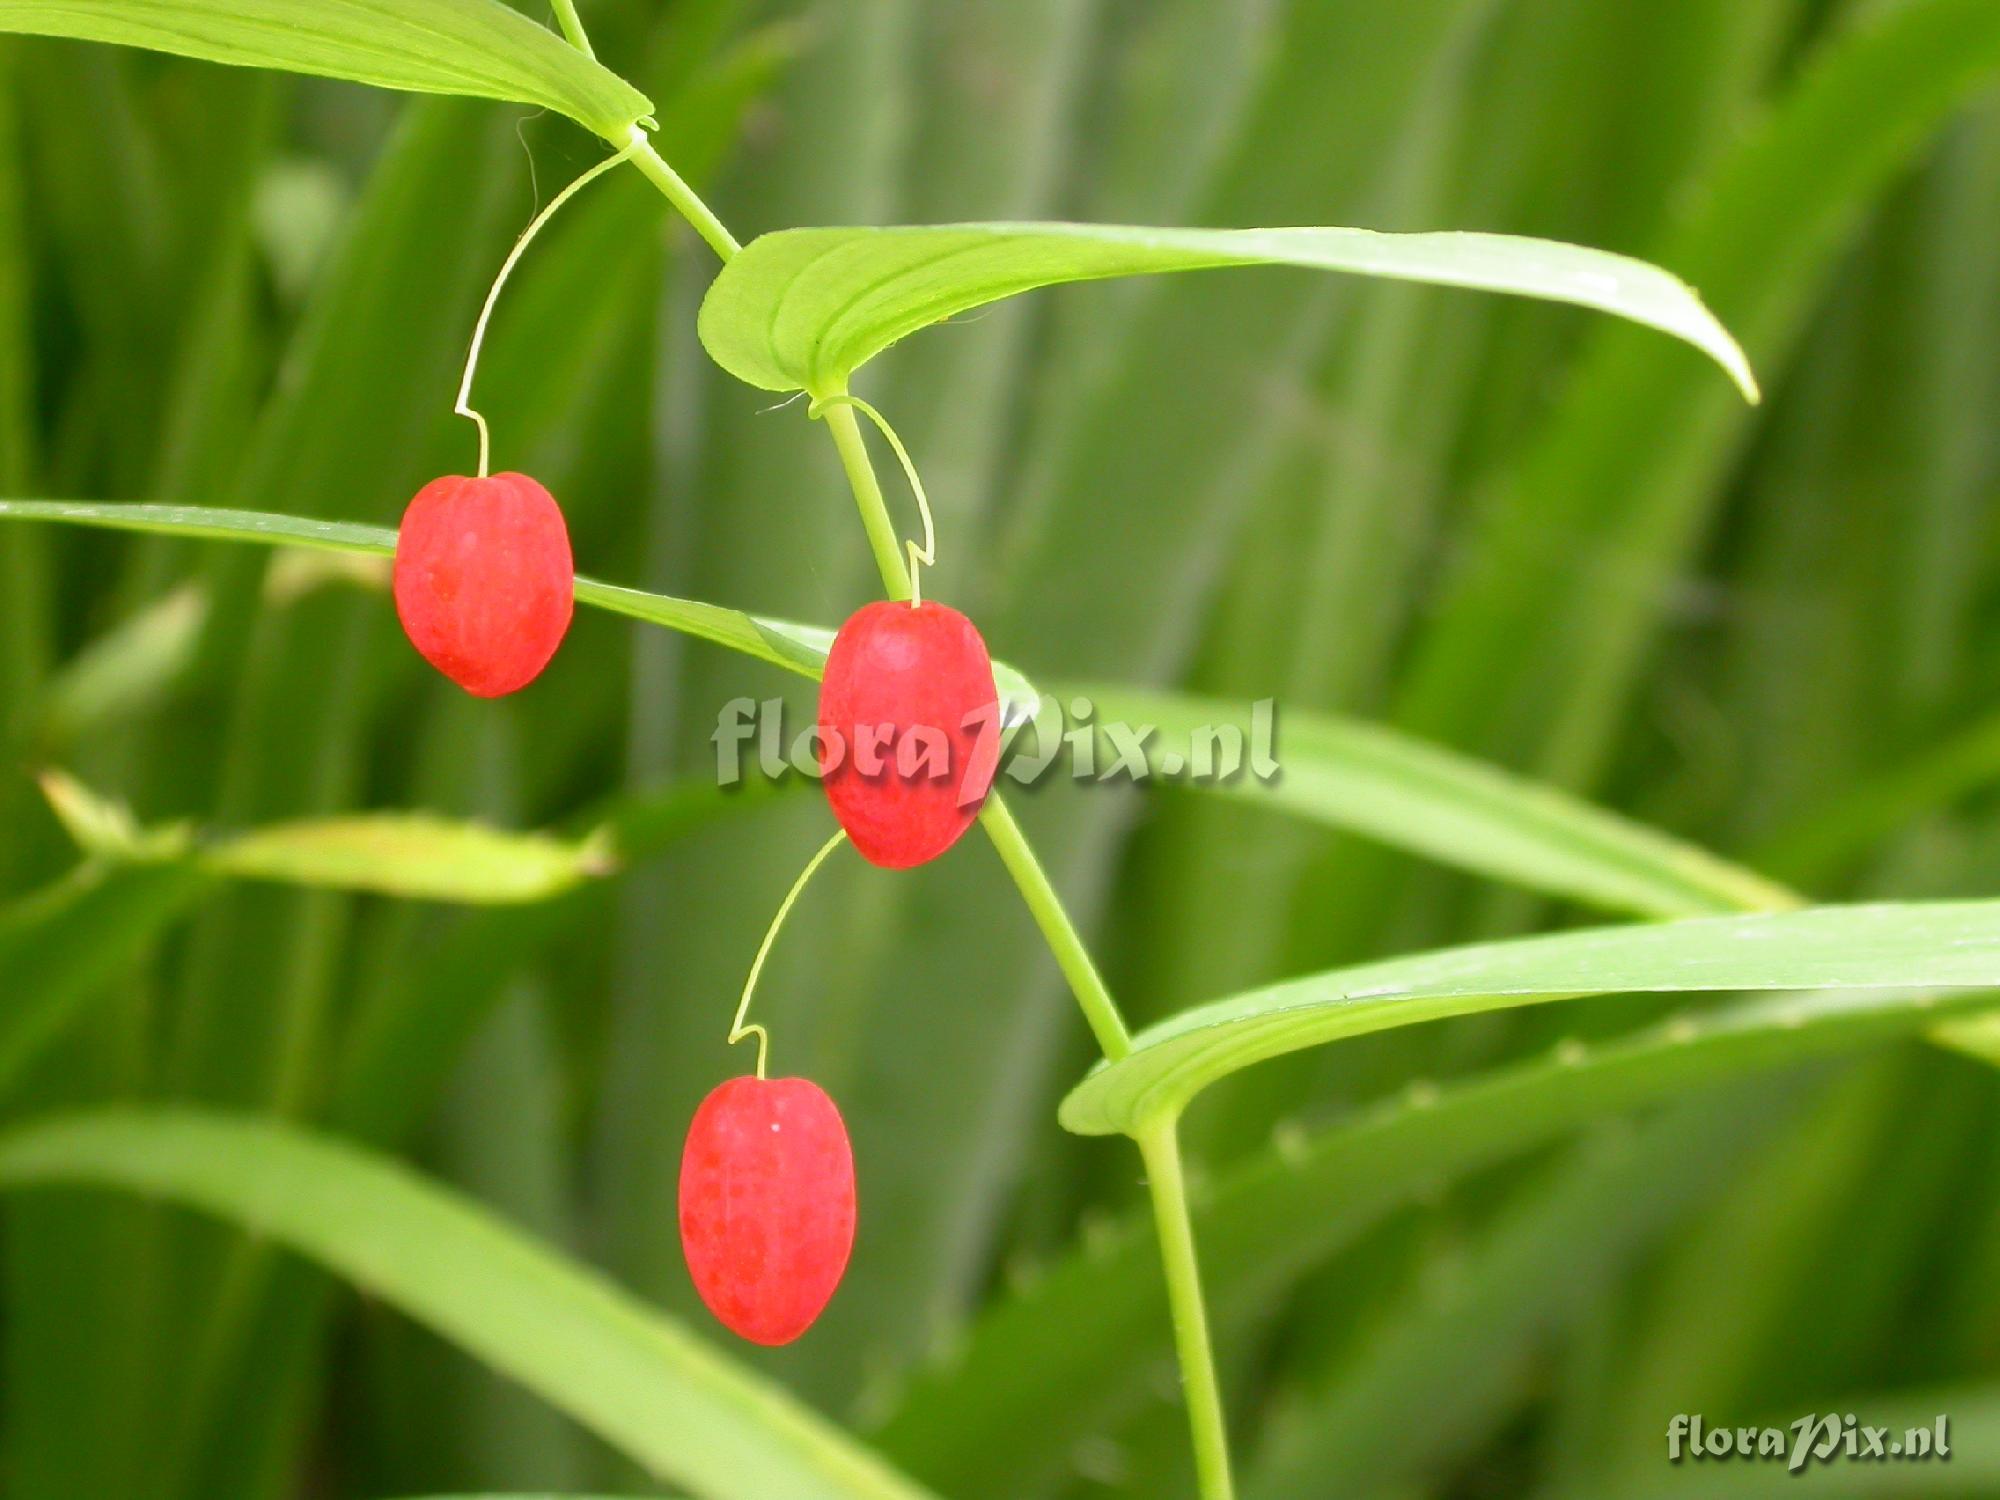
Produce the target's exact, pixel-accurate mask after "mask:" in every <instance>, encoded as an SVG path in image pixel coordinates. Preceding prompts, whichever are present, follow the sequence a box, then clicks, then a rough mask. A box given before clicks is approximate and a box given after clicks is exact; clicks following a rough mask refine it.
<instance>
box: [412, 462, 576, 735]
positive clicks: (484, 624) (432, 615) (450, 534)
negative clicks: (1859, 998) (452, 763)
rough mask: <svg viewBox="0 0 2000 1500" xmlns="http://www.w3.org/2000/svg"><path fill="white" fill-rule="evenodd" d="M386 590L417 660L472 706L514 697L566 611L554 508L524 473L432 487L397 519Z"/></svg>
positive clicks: (572, 584)
mask: <svg viewBox="0 0 2000 1500" xmlns="http://www.w3.org/2000/svg"><path fill="white" fill-rule="evenodd" d="M395 588H396V614H397V616H398V617H399V618H400V619H401V620H402V622H403V630H404V633H405V634H407V635H408V636H409V638H410V644H411V645H413V646H415V647H416V648H417V650H418V651H420V652H422V653H423V657H424V660H425V661H428V662H429V663H430V664H431V665H432V666H434V667H436V668H437V669H438V670H439V671H440V672H442V673H444V675H445V676H447V677H449V678H450V679H451V680H452V681H453V682H455V683H457V684H458V685H459V686H460V687H462V688H464V689H465V690H466V691H467V692H468V693H471V694H473V695H474V696H475V697H479V698H497V697H499V696H500V695H501V694H503V693H511V692H514V691H516V690H517V689H519V688H524V687H526V686H527V685H528V684H529V683H531V682H533V681H534V680H535V678H536V677H538V676H539V675H540V674H541V670H542V668H543V667H546V666H547V665H548V664H549V658H550V657H552V656H554V655H555V654H556V647H558V646H560V645H561V644H562V639H563V635H564V634H565V633H566V632H567V631H568V630H569V621H570V615H571V613H572V612H573V611H574V609H575V607H576V567H575V563H574V562H573V561H572V560H571V557H570V550H569V528H568V527H566V526H565V525H564V524H563V514H562V508H561V507H560V506H558V505H557V504H556V502H555V500H554V498H553V497H552V496H551V495H550V494H549V492H548V491H547V490H545V489H543V488H542V487H541V485H539V484H537V483H536V482H535V481H534V480H532V479H530V478H528V477H527V476H526V475H525V474H495V475H493V476H492V477H490V478H487V479H464V478H460V477H458V476H452V477H449V478H445V479H434V480H432V481H431V482H430V483H429V484H427V485H425V486H424V487H423V488H422V489H421V490H419V491H417V497H416V498H415V499H414V500H412V501H411V502H410V506H409V509H408V510H406V511H404V513H403V525H402V529H401V530H400V531H398V532H397V534H396V579H395Z"/></svg>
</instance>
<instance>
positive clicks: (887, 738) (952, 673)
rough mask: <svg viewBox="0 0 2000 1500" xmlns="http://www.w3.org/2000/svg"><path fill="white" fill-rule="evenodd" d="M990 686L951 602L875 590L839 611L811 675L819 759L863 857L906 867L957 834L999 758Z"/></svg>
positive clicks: (970, 628)
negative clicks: (905, 598)
mask: <svg viewBox="0 0 2000 1500" xmlns="http://www.w3.org/2000/svg"><path fill="white" fill-rule="evenodd" d="M999 698H1000V694H999V692H998V690H997V689H996V688H995V687H994V684H993V661H992V658H990V657H989V656H988V655H987V654H986V642H985V641H984V640H982V639H981V638H980V635H979V631H978V630H977V629H976V628H975V627H974V625H973V623H972V622H971V621H970V620H968V619H966V617H965V616H964V615H962V614H960V613H959V612H958V611H957V610H955V609H950V608H947V607H946V606H944V605H942V604H932V603H930V602H928V601H927V602H925V603H923V604H920V605H916V606H911V605H908V604H898V603H894V602H892V601H888V600H884V601H882V602H880V603H876V604H870V605H867V606H865V607H864V608H862V609H858V610H856V611H855V612H854V613H853V614H852V615H851V616H849V617H848V621H847V623H846V624H845V625H843V626H841V627H840V633H839V634H838V635H836V636H835V637H834V638H833V645H832V647H831V648H830V649H829V650H828V651H827V655H826V673H825V676H824V677H823V678H822V680H821V682H820V690H819V764H820V777H821V783H822V785H824V787H825V788H826V797H827V801H828V802H829V803H831V804H832V806H833V815H834V816H835V817H836V818H838V819H839V820H840V826H841V827H842V828H844V829H846V830H847V836H848V838H850V839H851V840H853V843H854V847H855V848H856V849H858V850H860V851H861V853H862V855H863V857H864V858H866V859H868V860H870V861H872V862H873V863H875V864H878V865H886V866H888V867H889V868H890V869H897V870H900V869H907V868H908V867H910V866H911V865H920V864H922V863H923V862H924V861H925V860H930V859H936V858H937V857H938V856H939V855H940V854H942V853H944V851H945V850H947V849H949V848H950V847H951V846H952V845H953V844H955V843H956V842H958V837H959V835H960V834H962V833H964V832H965V830H966V829H967V828H968V827H970V826H971V824H972V820H973V819H974V818H975V817H977V816H978V815H979V808H980V805H981V804H982V803H983V802H985V800H986V794H987V792H988V791H989V790H990V789H991V788H992V785H993V773H994V770H995V768H996V767H997V766H998V765H999V761H1000V720H999Z"/></svg>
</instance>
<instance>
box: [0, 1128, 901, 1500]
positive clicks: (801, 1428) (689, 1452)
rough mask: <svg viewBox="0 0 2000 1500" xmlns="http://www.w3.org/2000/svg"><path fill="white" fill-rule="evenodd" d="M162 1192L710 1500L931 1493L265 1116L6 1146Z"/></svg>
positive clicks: (460, 1209) (4, 1180)
mask: <svg viewBox="0 0 2000 1500" xmlns="http://www.w3.org/2000/svg"><path fill="white" fill-rule="evenodd" d="M57 1184H90V1185H96V1186H102V1187H111V1188H119V1189H123V1190H127V1191H132V1192H140V1193H146V1194H151V1195H156V1196H159V1197H162V1198H166V1199H169V1200H171V1201H173V1202H175V1203H179V1204H182V1205H185V1206H187V1207H190V1208H195V1209H199V1210H202V1211H204V1212H207V1213H210V1214H214V1215H216V1216H217V1217H220V1218H222V1219H225V1220H227V1221H228V1222H230V1223H232V1224H235V1225H237V1226H238V1227H240V1228H242V1229H244V1230H246V1231H248V1232H250V1233H252V1234H260V1235H264V1236H268V1237H269V1238H271V1239H273V1240H276V1241H277V1242H279V1243H280V1244H283V1245H285V1246H286V1247H288V1248H290V1249H292V1250H294V1251H296V1252H298V1253H299V1254H301V1255H304V1256H306V1257H308V1258H309V1259H312V1260H315V1261H317V1262H319V1263H320V1264H322V1265H324V1266H326V1267H327V1268H328V1269H330V1270H332V1271H334V1272H336V1273H338V1274H339V1275H341V1276H343V1277H345V1278H346V1279H347V1280H349V1281H351V1282H353V1283H354V1284H355V1285H356V1286H358V1287H360V1288H361V1289H363V1290H364V1291H366V1292H368V1293H370V1294H371V1295H373V1296H375V1297H378V1298H380V1299H381V1300H382V1301H384V1302H386V1303H388V1304H390V1305H391V1306H393V1307H395V1308H397V1309H399V1310H400V1311H402V1312H403V1313H405V1314H406V1315H408V1316H409V1317H411V1318H414V1319H415V1320H416V1321H418V1322H420V1323H422V1324H424V1325H425V1326H427V1327H429V1328H430V1329H432V1330H433V1331H435V1332H437V1333H439V1334H441V1335H443V1336H444V1337H445V1338H447V1339H450V1340H452V1341H454V1342H456V1343H457V1344H459V1345H460V1346H461V1347H463V1348H464V1349H465V1350H467V1351H468V1352H469V1353H471V1354H472V1355H474V1356H475V1357H477V1358H479V1359H481V1360H483V1361H485V1362H486V1363H487V1364H489V1365H491V1366H492V1367H493V1368H494V1369H496V1370H499V1371H500V1372H502V1373H504V1374H506V1375H509V1376H511V1377H512V1378H513V1379H515V1380H516V1381H518V1382H519V1383H520V1384H522V1385H524V1386H526V1387H527V1388H528V1389H529V1390H531V1391H533V1392H535V1393H536V1394H538V1395H540V1396H541V1397H543V1398H544V1399H545V1400H547V1401H548V1402H549V1403H550V1404H551V1405H553V1406H555V1407H557V1408H559V1409H560V1410H562V1411H565V1412H567V1413H569V1415H571V1416H572V1417H574V1418H576V1420H577V1421H579V1422H581V1423H583V1424H584V1425H585V1426H586V1427H588V1428H590V1429H591V1430H592V1431H594V1432H596V1433H597V1434H598V1435H599V1436H601V1437H603V1438H604V1439H606V1440H607V1441H608V1442H610V1443H612V1444H614V1445H615V1446H617V1447H618V1448H619V1449H621V1450H622V1451H623V1452H625V1453H626V1454H628V1455H629V1456H631V1457H632V1458H633V1459H635V1460H636V1461H638V1462H639V1463H641V1464H643V1465H644V1466H645V1467H646V1468H647V1469H648V1470H650V1471H651V1472H652V1473H654V1474H656V1475H658V1476H659V1477H660V1478H662V1479H664V1480H667V1481H669V1482H672V1483H677V1484H682V1485H685V1486H687V1487H688V1488H689V1489H691V1490H692V1491H694V1492H695V1493H696V1494H698V1495H702V1496H715V1497H721V1496H740V1497H742V1500H769V1497H771V1496H774V1495H783V1496H786V1497H788V1500H864V1497H877V1500H915V1497H917V1496H920V1495H921V1494H922V1493H923V1492H922V1491H921V1490H919V1489H918V1488H916V1486H914V1485H913V1484H911V1483H910V1482H908V1481H907V1480H905V1479H903V1478H901V1477H900V1476H899V1475H897V1474H896V1473H894V1472H893V1471H892V1470H890V1469H889V1468H888V1467H887V1466H886V1465H884V1464H883V1463H882V1462H881V1461H880V1460H879V1459H877V1458H875V1457H874V1456H873V1455H872V1454H870V1453H868V1452H867V1451H866V1450H865V1449H863V1448H861V1447H859V1446H858V1445H856V1444H855V1443H854V1442H853V1441H851V1440H850V1439H849V1438H847V1437H846V1436H845V1435H844V1434H842V1433H841V1432H840V1431H839V1430H838V1429H836V1428H834V1427H833V1426H831V1425H830V1424H829V1423H827V1422H826V1421H825V1420H824V1419H823V1418H821V1417H819V1416H817V1415H816V1414H814V1413H813V1412H811V1411H809V1410H808V1409H806V1408H805V1407H803V1406H801V1405H800V1404H799V1403H798V1402H796V1401H795V1400H793V1398H792V1397H790V1396H788V1395H787V1394H786V1393H785V1392H784V1391H782V1390H780V1389H779V1388H778V1387H776V1386H774V1385H771V1384H769V1383H768V1382H766V1381H765V1380H763V1379H762V1378H761V1377H759V1376H756V1375H754V1374H752V1373H750V1372H749V1371H747V1370H745V1369H744V1368H742V1367H741V1366H740V1365H738V1364H737V1363H736V1362H735V1361H733V1360H730V1359H727V1358H725V1357H724V1356H722V1355H720V1354H718V1353H716V1352H715V1351H714V1350H712V1349H710V1348H709V1347H708V1346H707V1345H706V1344H704V1343H703V1342H702V1341H700V1340H699V1339H697V1338H695V1337H694V1336H693V1335H691V1334H690V1333H688V1332H687V1331H686V1330H685V1329H683V1328H681V1327H680V1326H679V1325H678V1324H676V1323H674V1322H672V1321H670V1320H669V1319H667V1318H665V1317H663V1316H662V1315H660V1314H659V1313H656V1312H654V1311H653V1310H651V1309H650V1308H647V1307H645V1306H644V1305H642V1304H640V1303H639V1302H637V1301H635V1300H633V1299H632V1298H631V1297H629V1296H628V1295H627V1294H626V1293H624V1292H623V1291H621V1290H619V1289H618V1288H617V1287H615V1286H613V1285H611V1284H610V1283H609V1282H607V1281H605V1280H603V1279H602V1278H601V1277H599V1276H597V1275H595V1274H594V1273H592V1272H590V1271H588V1270H585V1269H584V1268H582V1267H580V1266H577V1265H575V1264H573V1263H571V1262H569V1261H567V1260H565V1259H563V1258H562V1257H560V1256H558V1255H555V1254H553V1253H551V1252H550V1251H548V1250H546V1249H544V1248H542V1247H541V1246H539V1245H537V1244H536V1243H535V1242H533V1241H532V1240H530V1239H528V1238H526V1237H524V1236H523V1235H521V1234H520V1233H518V1232H517V1231H515V1230H513V1229H510V1228H509V1227H507V1226H506V1225H505V1224H503V1223H501V1222H500V1221H499V1220H497V1219H495V1218H494V1217H492V1216H491V1215H490V1214H488V1213H486V1212H485V1211H484V1210H482V1209H480V1208H478V1207H477V1206H475V1205H474V1204H472V1203H470V1202H467V1201H466V1200H465V1199H463V1198H461V1197H459V1196H458V1195H456V1194H454V1193H450V1192H447V1191H445V1190H443V1189H441V1188H439V1187H437V1186H435V1185H433V1184H431V1183H429V1182H426V1181H425V1180H423V1179H422V1178H421V1177H418V1176H416V1175H415V1174H413V1173H411V1172H409V1171H407V1170H405V1169H404V1168H402V1167H400V1166H398V1165H396V1164H395V1163H393V1162H391V1161H388V1160H385V1159H383V1158H381V1157H378V1156H375V1155H372V1154H370V1153H367V1152H363V1151H359V1150H356V1149H354V1148H353V1147H350V1146H346V1145H343V1144H341V1143H339V1142H337V1141H333V1140H329V1139H326V1138H324V1137H316V1136H313V1135H309V1134H307V1133H305V1132H302V1131H298V1130H294V1129H291V1128H288V1127H284V1126H278V1125H273V1124H270V1123H267V1122H264V1121H250V1120H244V1119H231V1118H229V1117H228V1116H224V1115H215V1114H204V1113H201V1112H198V1111H165V1110H162V1111H140V1110H129V1111H121V1110H107V1111H103V1112H101V1113H92V1114H81V1115H73V1116H67V1117H62V1118H57V1119H53V1120H49V1121H45V1122H42V1123H38V1124H35V1125H31V1126H28V1127H26V1128H23V1129H21V1130H18V1131H16V1132H14V1133H12V1134H11V1135H8V1136H6V1137H4V1138H0V1186H4V1187H10V1188H22V1187H35V1186H49V1185H57Z"/></svg>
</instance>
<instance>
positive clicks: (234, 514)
mask: <svg viewBox="0 0 2000 1500" xmlns="http://www.w3.org/2000/svg"><path fill="white" fill-rule="evenodd" d="M0 520H14V521H51V522H57V523H60V524H64V525H70V526H89V527H94V528H99V529H102V530H108V531H139V532H150V533H157V534H159V535H163V536H185V537H200V538H204V539H207V540H210V541H225V542H251V543H256V544H258V545H261V546H266V547H307V548H312V549H315V550H319V551H325V552H347V553H362V554H368V555H372V556H376V557H394V556H395V555H396V533H395V532H394V531H392V530H390V529H389V528H388V527H386V526H364V525H361V524H359V523H358V522H352V521H313V520H308V519H306V518H305V517H303V516H284V515H277V514H274V513H272V512H269V511H255V510H227V509H222V508H219V507H215V506H201V505H137V504H126V503H124V502H121V501H95V500H90V501H85V500H0ZM576 600H577V603H579V604H589V605H594V606H595V607H596V608H598V609H602V610H608V611H609V612H610V613H612V614H618V615H626V616H629V617H630V618H632V619H634V620H644V621H646V622H647V623H648V624H652V625H664V626H665V627H666V628H667V629H669V630H678V631H680V632H681V633H682V634H683V635H691V636H695V637H697V638H699V639H701V640H704V641H710V642H713V643H714V644H715V645H718V646H727V647H728V648H729V649H730V650H732V651H739V652H741V653H742V654H743V655H745V656H754V657H756V658H757V659H758V660H759V661H765V662H769V663H770V664H771V665H773V666H776V667H783V668H784V669H785V670H786V671H788V672H797V673H799V674H800V675H801V676H804V677H811V678H813V679H815V680H817V679H818V677H819V675H820V671H821V669H822V668H823V667H824V666H825V664H826V652H827V648H828V647H829V646H830V645H831V644H832V643H833V632H832V631H830V630H826V629H823V628H821V627H819V626H817V625H797V624H793V623H792V622H791V621H789V620H770V619H764V618H762V617H760V616H757V615H747V614H745V613H743V611H741V610H738V609H725V608H723V607H722V606H721V605H719V604H703V603H701V602H699V601H698V600H694V599H677V598H675V597H674V596H673V595H671V594H651V593H647V592H646V591H645V590H643V589H628V588H624V587H622V586H620V585H618V584H615V583H601V582H599V581H598V580H597V579H594V578H586V577H583V576H581V575H579V576H578V578H577V580H576ZM993 675H994V678H995V680H996V682H997V683H998V685H999V688H1000V698H1001V703H1002V705H1003V707H1004V710H1005V718H1006V722H1007V723H1008V724H1010V725H1018V724H1020V723H1023V722H1025V721H1026V720H1027V719H1030V718H1033V717H1034V713H1035V708H1036V705H1037V704H1038V703H1039V701H1040V700H1039V698H1038V696H1037V694H1036V692H1035V688H1034V685H1033V684H1032V683H1030V682H1029V681H1028V679H1027V678H1026V677H1024V676H1022V675H1021V673H1019V672H1018V671H1016V670H1015V669H1014V668H1012V667H1010V666H1008V665H1007V664H1006V663H1005V662H995V663H994V664H993Z"/></svg>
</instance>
